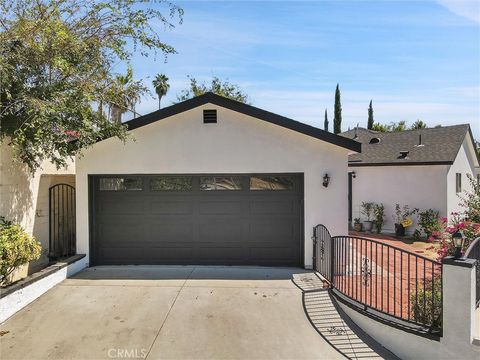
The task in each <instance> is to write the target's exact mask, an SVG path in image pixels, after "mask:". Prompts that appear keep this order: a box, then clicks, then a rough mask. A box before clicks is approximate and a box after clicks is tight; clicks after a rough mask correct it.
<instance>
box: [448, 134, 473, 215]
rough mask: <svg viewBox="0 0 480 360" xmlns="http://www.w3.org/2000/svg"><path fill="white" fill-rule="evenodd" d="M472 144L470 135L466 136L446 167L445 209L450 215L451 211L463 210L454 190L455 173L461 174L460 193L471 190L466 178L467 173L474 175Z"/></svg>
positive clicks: (459, 211)
mask: <svg viewBox="0 0 480 360" xmlns="http://www.w3.org/2000/svg"><path fill="white" fill-rule="evenodd" d="M472 150H473V148H472V144H471V139H470V136H466V137H465V140H464V141H463V144H462V146H461V147H460V150H459V151H458V154H457V157H456V158H455V161H454V163H453V164H452V165H451V166H450V167H449V169H448V175H447V184H448V185H447V186H448V188H447V210H448V214H449V215H450V214H451V213H452V212H458V213H461V212H463V211H465V209H463V208H462V207H461V206H459V203H460V201H461V199H460V197H459V195H461V194H457V192H456V178H455V174H456V173H460V174H462V193H464V192H465V191H469V190H471V186H470V183H469V181H468V178H467V174H470V175H472V176H474V175H475V174H476V170H475V165H476V159H475V158H474V155H473V154H472Z"/></svg>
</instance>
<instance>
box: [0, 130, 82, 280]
mask: <svg viewBox="0 0 480 360" xmlns="http://www.w3.org/2000/svg"><path fill="white" fill-rule="evenodd" d="M61 184H63V185H61ZM74 187H75V164H74V163H73V160H68V161H67V166H66V167H65V168H60V169H57V168H56V167H55V165H53V164H52V163H50V162H49V161H44V162H43V163H42V164H41V166H40V168H39V169H38V170H37V171H36V172H35V173H31V172H30V171H29V170H28V168H27V167H26V166H24V165H23V164H21V163H19V162H17V161H14V159H13V149H12V147H11V146H10V145H9V140H8V138H6V139H4V140H3V141H2V143H1V144H0V216H4V217H5V218H6V219H7V220H11V221H14V222H15V223H18V224H20V225H21V226H22V227H23V228H24V229H25V230H26V232H27V233H29V234H30V235H33V236H35V238H36V240H37V241H39V242H40V243H41V245H42V253H41V256H40V259H38V260H36V261H33V262H31V263H30V264H29V265H28V266H22V267H21V268H19V269H18V270H17V271H16V274H15V275H14V279H18V278H22V277H25V276H26V275H27V274H28V273H32V272H35V271H37V270H39V269H41V268H43V267H45V266H46V265H47V264H48V263H49V261H50V258H52V257H53V256H54V254H53V253H52V252H51V251H50V250H53V249H50V246H49V243H50V235H52V238H53V237H55V236H58V235H59V233H58V229H62V230H63V234H64V235H65V236H66V235H67V234H68V235H69V236H71V235H72V229H73V227H74V221H73V219H74V209H73V208H72V207H70V208H69V209H70V210H71V211H70V213H71V214H70V222H69V223H68V224H67V219H65V220H63V219H62V221H61V223H60V221H58V220H59V215H61V214H60V213H59V212H62V209H61V206H59V205H63V199H62V202H59V200H60V198H62V196H63V194H62V193H61V192H59V191H58V190H59V189H61V190H65V191H66V189H67V188H68V189H74ZM73 192H74V190H73ZM69 195H70V197H69V203H70V204H72V203H73V201H74V194H73V195H72V194H70V193H69ZM65 200H66V198H65ZM66 203H67V202H66ZM50 211H52V213H50ZM72 218H73V219H72ZM51 220H52V221H54V222H56V223H51V222H50V221H51ZM53 225H55V228H56V231H51V229H50V227H52V226H53ZM52 230H53V229H52ZM72 240H73V239H72Z"/></svg>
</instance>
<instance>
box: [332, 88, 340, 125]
mask: <svg viewBox="0 0 480 360" xmlns="http://www.w3.org/2000/svg"><path fill="white" fill-rule="evenodd" d="M333 132H334V133H335V134H338V133H341V132H342V104H341V101H340V88H339V86H338V84H337V88H336V89H335V109H334V114H333Z"/></svg>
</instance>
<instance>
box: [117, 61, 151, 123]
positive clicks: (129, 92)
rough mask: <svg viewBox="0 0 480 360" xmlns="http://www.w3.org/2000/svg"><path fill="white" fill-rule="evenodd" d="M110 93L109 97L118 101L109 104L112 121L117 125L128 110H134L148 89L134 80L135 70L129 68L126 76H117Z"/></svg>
mask: <svg viewBox="0 0 480 360" xmlns="http://www.w3.org/2000/svg"><path fill="white" fill-rule="evenodd" d="M109 91H110V92H111V94H109V97H111V98H116V99H117V100H116V101H115V102H111V103H110V104H109V107H110V120H111V121H112V122H113V123H115V124H121V123H122V115H123V114H124V113H126V112H127V111H128V110H132V109H134V107H135V104H136V103H137V102H138V101H139V100H140V97H141V96H142V95H143V94H146V93H147V88H146V87H145V86H144V85H143V84H142V82H141V81H134V80H133V70H132V68H131V67H130V66H129V67H128V69H127V74H126V75H120V74H119V75H116V76H115V81H114V82H113V83H112V85H111V87H110V89H109ZM133 111H134V110H133Z"/></svg>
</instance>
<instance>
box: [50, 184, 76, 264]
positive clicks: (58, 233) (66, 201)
mask: <svg viewBox="0 0 480 360" xmlns="http://www.w3.org/2000/svg"><path fill="white" fill-rule="evenodd" d="M48 198H49V237H50V239H49V246H50V250H49V254H48V256H49V257H50V259H58V258H61V257H67V256H72V255H75V250H76V229H75V188H74V187H73V186H71V185H68V184H56V185H53V186H52V187H50V189H49V190H48Z"/></svg>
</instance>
